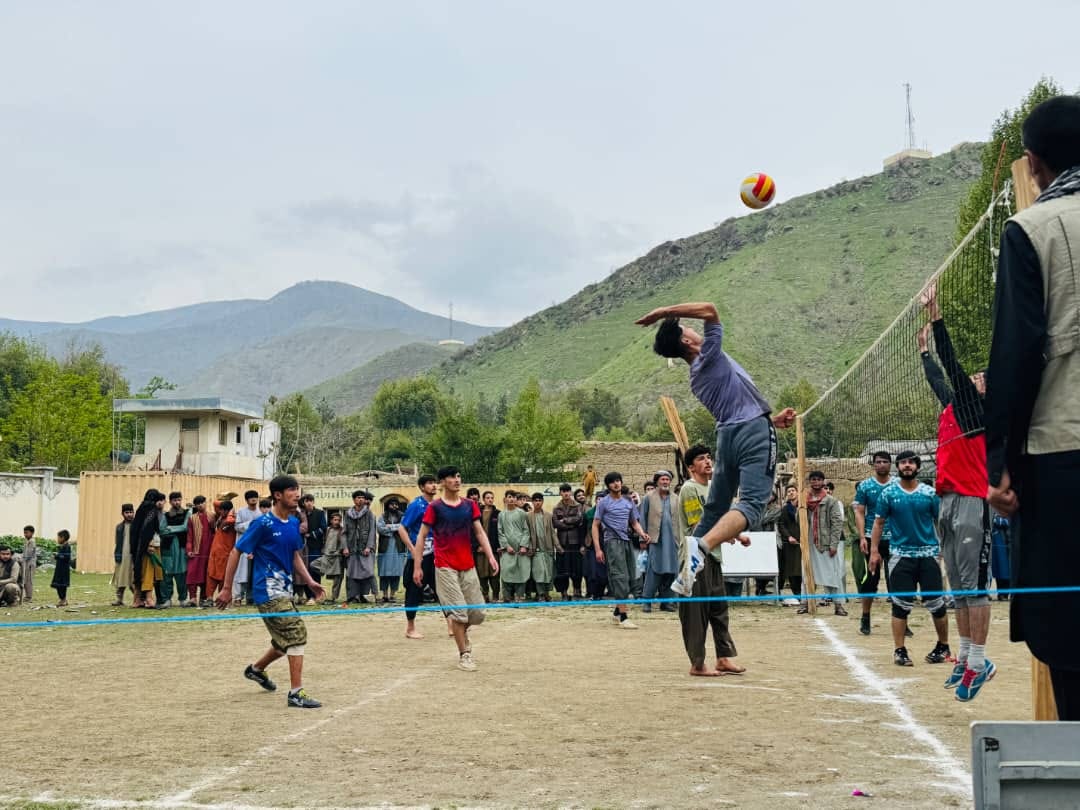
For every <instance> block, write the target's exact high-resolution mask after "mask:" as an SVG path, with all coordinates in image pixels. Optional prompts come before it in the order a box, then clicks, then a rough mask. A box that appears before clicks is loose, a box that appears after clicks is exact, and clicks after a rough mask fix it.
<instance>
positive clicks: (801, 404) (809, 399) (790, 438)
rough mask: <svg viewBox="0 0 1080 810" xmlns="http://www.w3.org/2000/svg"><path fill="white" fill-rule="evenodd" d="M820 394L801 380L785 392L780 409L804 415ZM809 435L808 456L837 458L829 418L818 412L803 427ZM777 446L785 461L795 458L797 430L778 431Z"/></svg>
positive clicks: (809, 417)
mask: <svg viewBox="0 0 1080 810" xmlns="http://www.w3.org/2000/svg"><path fill="white" fill-rule="evenodd" d="M820 395H821V394H820V392H819V391H818V390H817V388H815V387H814V385H813V383H811V382H810V381H809V380H806V379H800V380H799V381H798V382H796V383H795V384H794V385H789V386H788V387H787V388H784V389H781V391H780V395H779V396H778V397H777V398H776V403H777V408H778V409H779V408H794V409H795V411H796V412H797V413H800V414H801V413H803V412H804V411H805V410H807V409H808V408H809V407H810V406H811V405H813V404H814V403H815V402H817V400H818V397H819V396H820ZM803 430H804V431H805V432H806V454H807V456H829V455H833V454H835V452H836V450H837V448H835V447H834V446H833V445H834V444H835V441H834V436H833V430H832V422H831V419H830V418H829V417H827V416H826V415H825V414H824V413H822V412H820V411H814V412H812V413H811V414H810V416H808V417H807V418H806V420H805V422H804V423H803ZM776 433H777V443H778V446H779V450H780V455H781V457H783V456H786V455H790V456H794V455H795V448H796V437H795V429H794V428H792V429H791V430H778V431H777V432H776Z"/></svg>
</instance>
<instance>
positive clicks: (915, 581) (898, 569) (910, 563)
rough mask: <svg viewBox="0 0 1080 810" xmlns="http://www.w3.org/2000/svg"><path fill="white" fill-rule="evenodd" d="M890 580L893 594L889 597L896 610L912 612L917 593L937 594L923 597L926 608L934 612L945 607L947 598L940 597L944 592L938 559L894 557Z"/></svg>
mask: <svg viewBox="0 0 1080 810" xmlns="http://www.w3.org/2000/svg"><path fill="white" fill-rule="evenodd" d="M888 577H889V579H888V582H889V590H890V591H892V593H893V595H892V596H890V597H889V598H890V600H891V601H892V603H893V606H894V608H899V609H900V610H902V611H903V612H904V613H910V612H911V609H912V608H913V607H915V597H914V595H913V594H914V593H915V591H922V592H926V591H929V592H931V593H933V594H934V595H933V596H930V597H926V596H924V597H923V598H922V600H923V605H924V606H925V607H926V609H927V610H929V611H930V612H931V613H935V612H937V611H939V610H940V609H941V608H943V607H944V606H945V598H944V597H943V596H942V595H941V591H942V590H943V589H944V587H943V582H942V579H941V567H940V566H939V565H938V561H937V559H936V558H935V557H893V558H892V560H891V562H890V565H889V574H888ZM896 594H903V596H897V595H896Z"/></svg>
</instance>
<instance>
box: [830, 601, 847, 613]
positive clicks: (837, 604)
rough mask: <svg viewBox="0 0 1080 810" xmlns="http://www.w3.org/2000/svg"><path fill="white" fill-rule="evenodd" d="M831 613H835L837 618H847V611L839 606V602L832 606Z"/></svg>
mask: <svg viewBox="0 0 1080 810" xmlns="http://www.w3.org/2000/svg"><path fill="white" fill-rule="evenodd" d="M833 613H835V614H836V615H837V616H847V611H846V610H845V609H844V606H843V605H841V604H840V603H839V602H837V603H836V604H835V605H834V607H833Z"/></svg>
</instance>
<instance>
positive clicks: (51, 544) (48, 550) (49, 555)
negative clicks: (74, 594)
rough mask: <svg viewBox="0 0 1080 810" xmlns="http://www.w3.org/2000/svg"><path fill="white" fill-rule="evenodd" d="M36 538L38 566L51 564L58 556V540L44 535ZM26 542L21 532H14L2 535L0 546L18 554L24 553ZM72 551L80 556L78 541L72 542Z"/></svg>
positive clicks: (0, 536)
mask: <svg viewBox="0 0 1080 810" xmlns="http://www.w3.org/2000/svg"><path fill="white" fill-rule="evenodd" d="M35 539H36V540H37V551H38V556H37V564H38V566H39V567H40V566H42V565H45V564H51V563H52V562H53V559H54V558H55V557H56V541H55V540H46V539H45V538H43V537H38V538H35ZM24 542H25V541H24V540H23V536H22V535H21V534H20V535H14V534H5V535H0V546H7V547H8V548H10V549H11V550H12V551H14V552H15V553H16V554H22V550H23V543H24ZM71 553H72V554H73V555H75V556H76V558H77V557H78V553H79V547H78V544H76V543H72V544H71Z"/></svg>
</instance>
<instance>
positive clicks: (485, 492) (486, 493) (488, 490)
mask: <svg viewBox="0 0 1080 810" xmlns="http://www.w3.org/2000/svg"><path fill="white" fill-rule="evenodd" d="M488 495H490V496H491V497H492V498H494V497H495V493H494V492H492V491H491V490H490V489H485V490H484V494H483V495H481V496H480V497H481V498H486V497H487V496H488Z"/></svg>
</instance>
